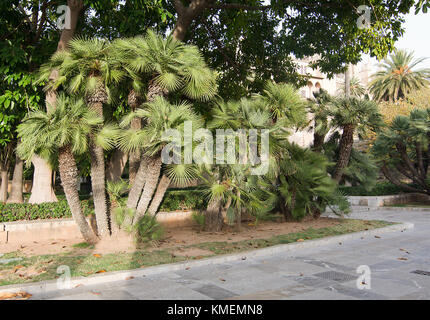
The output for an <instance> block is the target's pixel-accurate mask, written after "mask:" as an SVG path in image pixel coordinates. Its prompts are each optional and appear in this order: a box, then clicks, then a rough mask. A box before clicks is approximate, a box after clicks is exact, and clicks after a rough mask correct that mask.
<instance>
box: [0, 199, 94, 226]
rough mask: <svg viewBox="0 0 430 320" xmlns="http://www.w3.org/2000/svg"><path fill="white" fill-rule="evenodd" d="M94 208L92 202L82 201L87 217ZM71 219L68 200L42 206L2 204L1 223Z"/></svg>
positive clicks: (0, 204)
mask: <svg viewBox="0 0 430 320" xmlns="http://www.w3.org/2000/svg"><path fill="white" fill-rule="evenodd" d="M93 208H94V207H93V204H92V202H90V201H88V200H82V209H83V211H84V214H85V215H86V216H88V215H90V214H92V212H93ZM71 217H72V214H71V212H70V209H69V206H68V205H67V201H66V200H59V201H58V202H47V203H41V204H30V203H8V204H6V203H0V222H12V221H19V220H39V219H59V218H71Z"/></svg>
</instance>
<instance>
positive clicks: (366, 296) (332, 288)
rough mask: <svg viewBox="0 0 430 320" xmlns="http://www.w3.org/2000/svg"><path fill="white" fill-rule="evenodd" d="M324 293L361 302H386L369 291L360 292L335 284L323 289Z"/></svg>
mask: <svg viewBox="0 0 430 320" xmlns="http://www.w3.org/2000/svg"><path fill="white" fill-rule="evenodd" d="M325 290H326V291H329V292H333V291H334V292H336V293H340V294H342V295H346V296H350V297H353V298H357V299H362V300H387V299H388V297H386V296H384V295H381V294H377V293H374V292H372V291H371V290H365V289H363V290H360V289H357V288H351V287H347V286H345V285H342V284H335V285H334V286H329V287H327V288H325Z"/></svg>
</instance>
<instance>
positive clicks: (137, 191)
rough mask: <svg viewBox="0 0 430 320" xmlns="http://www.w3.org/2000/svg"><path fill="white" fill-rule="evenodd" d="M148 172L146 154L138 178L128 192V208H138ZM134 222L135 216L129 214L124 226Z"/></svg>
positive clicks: (141, 162)
mask: <svg viewBox="0 0 430 320" xmlns="http://www.w3.org/2000/svg"><path fill="white" fill-rule="evenodd" d="M147 173H148V158H147V157H146V156H142V159H141V160H140V165H139V170H138V171H137V175H136V179H135V181H134V184H133V185H132V186H131V189H130V192H129V194H128V199H127V208H128V209H133V210H136V209H137V204H138V203H139V199H140V196H141V194H142V190H143V188H144V186H145V181H146V174H147ZM132 223H133V217H130V216H127V217H126V218H125V219H124V223H123V225H124V226H130V225H131V224H132Z"/></svg>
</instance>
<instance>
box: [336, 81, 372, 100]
mask: <svg viewBox="0 0 430 320" xmlns="http://www.w3.org/2000/svg"><path fill="white" fill-rule="evenodd" d="M349 90H350V92H349V95H350V96H352V97H356V98H361V97H363V96H364V95H365V94H366V88H365V87H364V86H363V85H362V84H361V81H360V79H358V78H357V77H352V78H351V80H350V83H349ZM338 93H339V94H341V95H342V96H345V88H340V89H339V90H338Z"/></svg>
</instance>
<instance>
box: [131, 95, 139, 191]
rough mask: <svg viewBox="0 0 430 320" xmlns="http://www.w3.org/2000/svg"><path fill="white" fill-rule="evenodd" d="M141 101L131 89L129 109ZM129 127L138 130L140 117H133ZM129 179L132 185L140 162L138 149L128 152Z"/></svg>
mask: <svg viewBox="0 0 430 320" xmlns="http://www.w3.org/2000/svg"><path fill="white" fill-rule="evenodd" d="M140 103H141V97H140V95H139V94H138V93H137V92H136V91H134V90H131V91H130V93H129V94H128V105H129V106H130V109H131V110H132V111H135V110H136V109H137V108H138V107H139V105H140ZM130 128H131V129H133V130H136V131H138V130H140V129H142V119H140V118H137V117H136V118H134V119H133V120H131V125H130ZM128 164H129V170H128V171H129V180H130V184H131V185H133V183H134V180H135V179H136V175H137V171H138V170H139V164H140V152H139V151H133V152H130V156H129V162H128Z"/></svg>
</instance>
